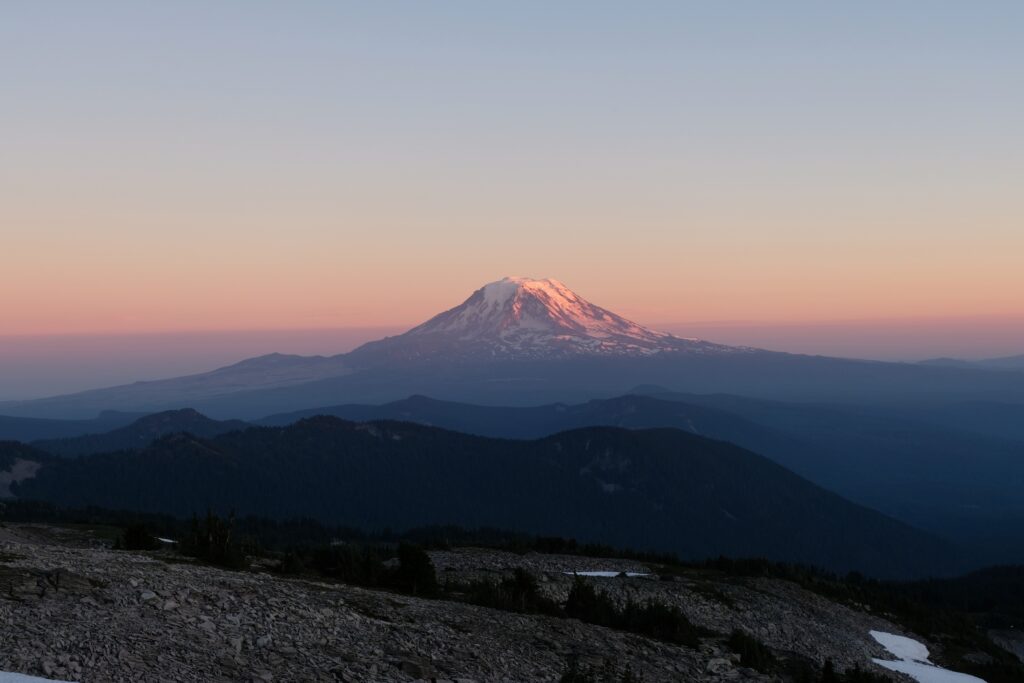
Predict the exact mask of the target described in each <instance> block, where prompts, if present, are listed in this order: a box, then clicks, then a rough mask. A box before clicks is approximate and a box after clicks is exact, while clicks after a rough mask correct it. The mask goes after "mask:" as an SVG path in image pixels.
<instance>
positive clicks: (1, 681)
mask: <svg viewBox="0 0 1024 683" xmlns="http://www.w3.org/2000/svg"><path fill="white" fill-rule="evenodd" d="M0 683H73V682H72V681H57V680H54V679H52V678H39V677H37V676H27V675H25V674H16V673H8V672H7V671H0Z"/></svg>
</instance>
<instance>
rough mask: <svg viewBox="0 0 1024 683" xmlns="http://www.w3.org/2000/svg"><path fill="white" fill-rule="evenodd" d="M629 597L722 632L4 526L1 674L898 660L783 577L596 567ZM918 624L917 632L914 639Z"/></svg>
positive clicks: (484, 673)
mask: <svg viewBox="0 0 1024 683" xmlns="http://www.w3.org/2000/svg"><path fill="white" fill-rule="evenodd" d="M431 557H432V560H433V562H434V564H435V566H436V568H437V573H438V576H439V578H440V580H441V581H442V582H444V581H461V580H466V579H470V578H489V579H497V578H499V577H501V576H504V575H508V574H510V573H511V572H512V570H513V569H514V568H515V567H523V568H526V569H528V570H529V571H530V572H531V573H533V574H534V575H535V576H537V577H538V578H539V580H540V583H541V587H542V590H543V591H544V592H545V593H546V594H548V595H550V596H551V597H555V598H559V599H564V598H565V596H566V595H567V594H568V591H569V588H570V586H571V582H572V580H573V578H572V577H571V576H570V575H568V574H566V572H573V571H588V570H601V571H614V572H624V571H628V572H641V573H644V572H648V571H649V569H648V568H647V567H645V566H643V565H639V564H637V563H634V562H627V561H622V560H598V559H588V558H579V557H570V556H557V555H539V554H528V555H522V556H521V555H515V554H511V553H502V552H497V551H489V550H477V549H465V550H456V551H447V552H435V553H432V556H431ZM587 580H588V581H593V582H595V583H596V584H597V585H598V586H599V588H600V589H602V590H605V591H608V592H609V593H610V594H611V595H613V596H614V597H615V599H616V600H621V601H625V600H626V599H628V598H629V597H633V598H639V599H642V600H646V599H647V598H652V599H656V600H659V601H664V602H666V603H670V604H673V605H678V606H679V607H680V608H681V609H683V610H684V611H685V613H686V614H687V615H688V616H689V618H690V619H691V620H692V621H693V622H694V623H696V624H697V625H699V626H703V627H706V628H708V629H710V630H711V631H714V632H716V633H718V634H721V637H716V636H709V637H706V638H703V639H702V641H701V645H700V647H699V648H697V649H694V648H689V647H683V646H674V645H669V644H666V643H662V642H658V641H654V640H650V639H647V638H643V637H640V636H636V635H631V634H628V633H624V632H620V631H615V630H611V629H607V628H602V627H598V626H593V625H588V624H584V623H581V622H579V621H576V620H572V619H560V618H555V617H544V616H529V615H519V614H514V613H509V612H503V611H497V610H491V609H487V608H482V607H476V606H472V605H466V604H462V603H458V602H452V601H443V600H427V599H419V598H413V597H408V596H404V595H398V594H394V593H389V592H384V591H372V590H365V589H361V588H357V587H352V586H346V585H338V584H328V583H323V582H317V581H310V580H299V579H284V578H279V577H277V576H274V575H272V574H270V573H269V572H260V571H246V572H232V571H225V570H220V569H215V568H211V567H207V566H201V565H196V564H192V563H188V562H183V561H181V560H180V559H179V558H178V557H177V556H176V555H173V554H170V553H167V552H159V551H158V552H152V553H133V552H124V551H115V550H111V549H109V548H107V547H104V546H103V544H102V543H101V542H100V541H98V540H95V539H92V538H91V537H90V536H88V535H87V534H85V533H83V532H78V531H73V530H67V529H60V528H53V527H45V526H30V525H20V526H17V525H9V526H7V527H2V528H0V671H14V672H22V673H26V674H33V675H37V676H46V677H49V678H55V679H60V680H73V681H81V682H82V683H93V682H105V681H124V682H129V681H131V682H136V681H410V680H439V681H441V680H449V681H557V680H559V678H560V677H561V675H562V674H563V673H564V672H565V671H566V667H567V662H568V661H569V660H570V658H577V659H578V660H579V661H580V662H581V663H583V664H584V665H587V666H591V667H600V666H606V667H608V668H609V669H610V670H614V671H622V672H624V671H625V670H626V669H627V667H628V669H629V670H630V671H631V672H632V673H633V674H634V675H636V676H637V677H638V678H641V677H642V678H641V680H643V681H646V682H653V681H758V680H761V681H768V680H772V678H771V677H769V676H766V675H763V674H760V673H758V672H756V671H754V670H752V669H747V668H742V667H741V666H740V665H739V663H738V660H739V657H738V656H737V655H734V654H733V653H731V652H730V651H729V649H728V647H727V645H726V644H725V641H726V636H727V635H728V634H729V633H731V632H732V630H733V629H735V628H739V629H742V630H744V631H746V632H748V633H749V634H751V635H753V636H755V637H756V638H758V639H759V640H761V641H762V642H763V643H765V644H766V645H768V646H769V647H771V648H772V649H773V650H774V651H775V652H776V653H777V654H778V655H780V656H787V654H788V653H797V654H799V655H803V656H806V657H808V658H810V659H812V660H814V661H817V662H819V663H823V662H824V661H825V660H826V659H829V660H832V661H833V662H834V663H835V665H836V668H837V669H839V670H842V669H845V668H848V667H852V666H855V665H859V666H861V667H863V668H872V670H875V671H877V672H879V673H883V670H882V669H880V668H877V667H873V665H872V664H871V658H872V657H886V654H885V652H884V650H883V649H882V648H881V646H879V645H878V644H877V643H875V642H874V640H872V638H871V637H870V636H869V631H870V630H871V629H879V630H884V631H889V632H893V633H900V632H902V629H901V628H900V627H899V626H898V625H896V624H893V623H891V622H889V621H887V620H885V619H883V618H881V617H878V616H873V615H870V614H866V613H864V612H858V611H855V610H853V609H849V608H847V607H844V606H841V605H837V604H835V603H832V602H829V601H828V600H825V599H824V598H822V597H820V596H818V595H815V594H812V593H809V592H807V591H804V590H802V589H800V588H798V587H797V586H795V585H793V584H789V583H787V582H783V581H775V580H766V579H732V580H729V581H724V580H720V581H718V582H709V581H704V580H700V579H699V578H694V579H688V578H686V577H682V578H679V577H676V578H674V579H673V580H659V578H658V577H655V576H646V577H635V578H620V577H615V578H598V577H594V578H588V579H587ZM910 635H912V634H910Z"/></svg>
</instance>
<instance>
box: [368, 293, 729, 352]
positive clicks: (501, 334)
mask: <svg viewBox="0 0 1024 683" xmlns="http://www.w3.org/2000/svg"><path fill="white" fill-rule="evenodd" d="M727 350H730V351H731V350H735V349H734V348H732V347H727V346H721V345H717V344H711V343H709V342H704V341H699V340H695V339H682V338H680V337H676V336H673V335H671V334H668V333H665V332H657V331H655V330H651V329H649V328H646V327H644V326H642V325H639V324H637V323H635V322H632V321H631V320H627V319H625V318H623V317H622V316H620V315H616V314H615V313H612V312H611V311H609V310H607V309H604V308H601V307H600V306H596V305H594V304H592V303H590V302H589V301H587V300H586V299H584V298H583V297H581V296H580V295H579V294H576V293H575V292H574V291H572V290H571V289H569V288H568V287H566V286H565V285H564V284H562V283H561V282H559V281H558V280H553V279H544V280H536V279H533V278H526V277H506V278H503V279H501V280H498V281H497V282H492V283H490V284H487V285H484V286H483V287H481V288H480V289H478V290H476V291H475V292H473V294H472V295H470V297H469V298H468V299H466V300H465V301H464V302H462V304H460V305H459V306H456V307H455V308H452V309H450V310H447V311H445V312H444V313H440V314H439V315H436V316H434V317H433V318H431V319H430V320H428V321H427V322H425V323H423V324H422V325H419V326H417V327H414V328H413V329H411V330H409V331H408V332H406V333H405V334H402V335H399V336H397V337H389V338H388V339H383V340H381V341H379V342H371V343H370V344H367V345H366V346H364V347H363V348H361V349H358V350H356V351H355V352H353V354H352V355H353V356H356V357H358V356H360V355H362V354H363V353H367V355H371V353H370V352H374V353H380V352H384V353H385V354H386V355H388V356H390V357H392V358H404V359H414V358H424V357H437V356H441V355H449V354H452V353H455V354H458V356H459V357H461V358H479V357H486V358H507V359H513V358H533V359H541V358H561V357H566V356H575V355H652V354H655V353H662V352H679V351H727Z"/></svg>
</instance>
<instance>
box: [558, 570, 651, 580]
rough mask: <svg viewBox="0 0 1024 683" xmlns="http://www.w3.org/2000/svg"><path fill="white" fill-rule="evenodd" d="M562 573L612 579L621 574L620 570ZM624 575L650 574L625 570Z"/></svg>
mask: <svg viewBox="0 0 1024 683" xmlns="http://www.w3.org/2000/svg"><path fill="white" fill-rule="evenodd" d="M562 573H563V574H568V575H569V576H573V575H575V576H597V577H600V578H603V579H613V578H615V577H616V576H621V575H622V572H604V571H600V572H562ZM626 576H628V577H629V578H631V579H632V578H636V577H638V576H650V574H649V573H645V572H626Z"/></svg>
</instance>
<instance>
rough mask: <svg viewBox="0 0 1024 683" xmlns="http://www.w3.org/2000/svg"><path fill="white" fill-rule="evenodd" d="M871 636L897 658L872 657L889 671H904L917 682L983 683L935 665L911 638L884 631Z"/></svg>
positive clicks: (975, 678)
mask: <svg viewBox="0 0 1024 683" xmlns="http://www.w3.org/2000/svg"><path fill="white" fill-rule="evenodd" d="M871 637H872V638H874V639H875V640H876V641H877V642H878V643H879V644H880V645H881V646H882V647H884V648H885V649H886V651H887V652H889V654H891V655H893V656H894V657H898V658H899V659H898V661H893V660H891V659H877V658H874V659H872V661H873V662H874V663H875V664H878V665H879V666H884V667H885V668H886V669H889V670H890V671H898V672H899V673H904V674H906V675H908V676H910V677H911V678H913V679H914V680H915V681H919V683H985V681H984V680H982V679H981V678H978V677H977V676H971V675H969V674H962V673H958V672H956V671H950V670H949V669H943V668H942V667H940V666H935V665H934V664H932V663H931V662H930V661H929V660H928V655H929V653H928V648H927V647H925V645H924V644H923V643H919V642H918V641H916V640H914V639H913V638H907V637H906V636H898V635H896V634H894V633H886V632H885V631H871Z"/></svg>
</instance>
